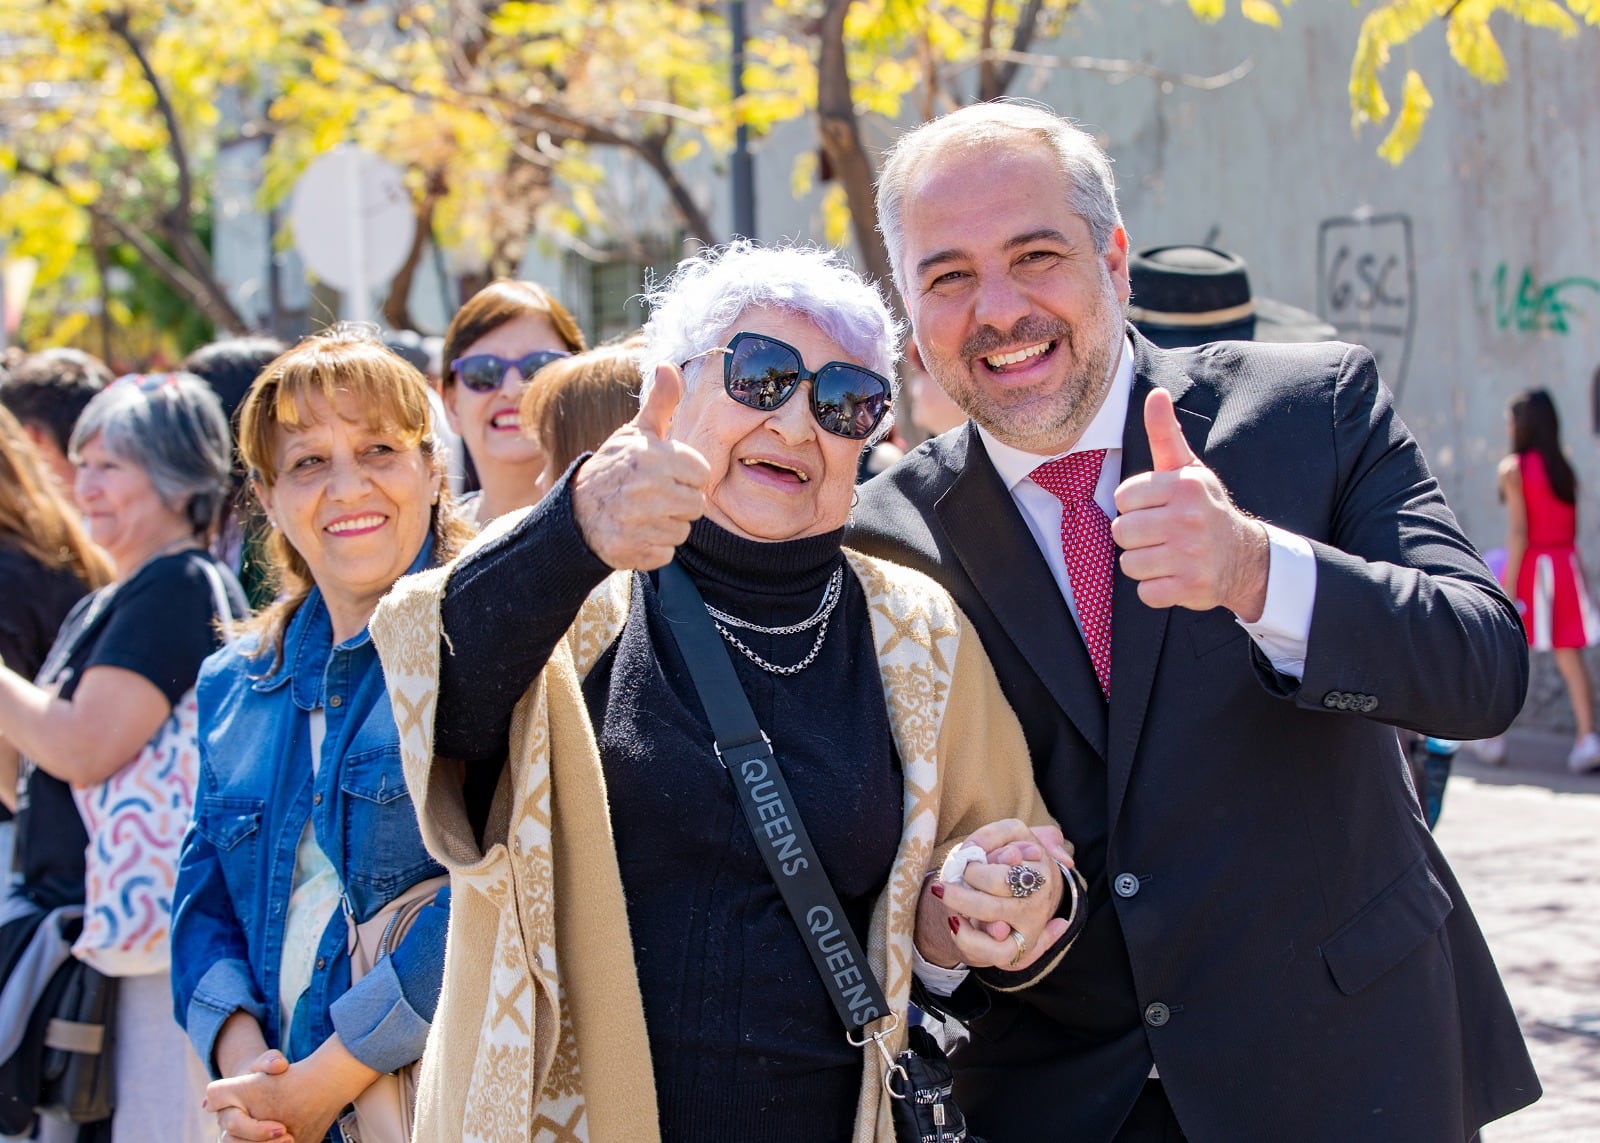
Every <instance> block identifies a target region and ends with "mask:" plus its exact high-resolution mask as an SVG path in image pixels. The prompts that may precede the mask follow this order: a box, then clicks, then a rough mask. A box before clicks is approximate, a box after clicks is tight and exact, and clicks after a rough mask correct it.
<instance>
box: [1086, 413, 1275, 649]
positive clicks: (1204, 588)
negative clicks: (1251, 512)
mask: <svg viewBox="0 0 1600 1143" xmlns="http://www.w3.org/2000/svg"><path fill="white" fill-rule="evenodd" d="M1144 426H1145V434H1146V435H1147V436H1148V437H1149V439H1150V459H1151V462H1152V463H1153V465H1154V469H1153V471H1151V472H1142V473H1139V474H1138V475H1136V476H1130V477H1129V478H1128V479H1127V480H1124V481H1123V482H1122V484H1121V485H1119V486H1118V488H1117V494H1116V501H1117V518H1116V519H1115V520H1113V521H1112V522H1111V537H1112V539H1113V540H1115V541H1116V543H1117V546H1118V547H1119V548H1121V549H1122V570H1123V572H1124V573H1125V574H1126V575H1127V576H1128V578H1130V579H1133V580H1136V581H1138V584H1139V598H1140V599H1142V600H1143V601H1144V602H1145V603H1146V604H1148V605H1149V606H1151V607H1187V608H1189V609H1191V610H1194V611H1209V610H1210V609H1211V608H1213V607H1226V608H1227V609H1228V610H1230V611H1232V612H1233V613H1234V614H1235V615H1237V616H1238V617H1239V618H1240V619H1243V620H1244V621H1245V622H1246V623H1253V622H1255V621H1256V620H1258V619H1260V618H1261V612H1262V609H1263V608H1264V607H1265V606H1266V602H1267V570H1268V568H1269V566H1270V562H1271V555H1270V553H1271V549H1270V546H1269V544H1268V541H1267V530H1266V528H1265V527H1264V526H1263V525H1262V524H1261V522H1260V521H1259V520H1253V519H1251V518H1250V517H1248V516H1246V515H1245V514H1244V513H1243V512H1240V511H1239V510H1238V509H1237V508H1235V507H1234V506H1233V501H1232V499H1230V498H1229V496H1228V490H1227V489H1226V488H1224V487H1223V486H1222V481H1220V480H1218V479H1217V475H1216V473H1214V472H1212V471H1211V470H1210V469H1209V468H1207V467H1206V466H1205V465H1204V464H1203V463H1202V462H1201V461H1200V459H1199V458H1198V457H1197V456H1195V454H1194V450H1193V449H1191V448H1190V447H1189V442H1188V441H1187V440H1186V439H1185V438H1184V435H1183V427H1182V426H1181V425H1180V424H1179V423H1178V417H1177V414H1176V413H1175V412H1174V411H1173V408H1172V396H1171V395H1170V394H1169V393H1168V392H1167V391H1166V390H1165V389H1161V388H1156V389H1153V390H1151V392H1150V396H1149V397H1148V398H1146V400H1145V403H1144Z"/></svg>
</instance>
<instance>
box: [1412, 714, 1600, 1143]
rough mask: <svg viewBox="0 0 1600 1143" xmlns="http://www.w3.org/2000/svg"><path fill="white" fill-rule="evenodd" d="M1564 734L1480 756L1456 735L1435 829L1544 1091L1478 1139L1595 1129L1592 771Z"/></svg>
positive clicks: (1551, 1137)
mask: <svg viewBox="0 0 1600 1143" xmlns="http://www.w3.org/2000/svg"><path fill="white" fill-rule="evenodd" d="M1571 745H1572V743H1571V740H1570V739H1567V738H1560V737H1556V736H1553V735H1543V734H1537V733H1532V732H1520V733H1519V732H1513V733H1512V734H1511V735H1510V736H1509V742H1508V750H1507V761H1506V764H1505V765H1502V766H1487V765H1485V764H1484V763H1482V762H1480V761H1478V760H1477V759H1476V758H1475V757H1474V756H1473V755H1472V754H1471V753H1470V751H1471V746H1470V745H1467V746H1464V747H1463V748H1462V749H1461V751H1460V753H1459V754H1458V755H1457V760H1456V766H1455V772H1454V775H1453V776H1452V778H1451V780H1450V784H1449V786H1448V787H1447V789H1446V791H1445V797H1444V811H1443V813H1442V815H1441V817H1440V820H1439V826H1438V830H1437V837H1438V841H1439V845H1440V847H1441V848H1442V849H1443V850H1444V852H1445V855H1446V856H1447V857H1448V858H1449V860H1450V864H1451V867H1452V868H1453V869H1454V870H1455V872H1456V876H1457V877H1458V878H1459V879H1460V881H1461V884H1462V887H1463V889H1464V890H1465V891H1466V894H1467V897H1468V899H1469V900H1470V901H1471V903H1472V908H1473V911H1474V912H1475V913H1476V914H1477V917H1478V921H1479V923H1480V924H1481V925H1482V926H1483V930H1484V933H1485V934H1486V935H1487V937H1488V940H1489V947H1490V949H1491V950H1493V952H1494V957H1495V961H1496V963H1497V964H1498V965H1499V967H1500V973H1501V976H1502V977H1503V978H1504V979H1505V983H1506V989H1507V991H1508V992H1509V993H1510V995H1511V1002H1512V1004H1513V1005H1514V1006H1515V1007H1516V1011H1517V1016H1518V1018H1519V1019H1520V1020H1521V1022H1522V1029H1523V1033H1524V1035H1526V1037H1527V1040H1528V1048H1529V1050H1530V1051H1531V1052H1532V1054H1533V1062H1534V1065H1535V1066H1536V1067H1537V1068H1538V1071H1539V1078H1540V1080H1541V1082H1542V1083H1543V1085H1544V1097H1543V1098H1542V1099H1541V1100H1539V1102H1538V1103H1535V1104H1534V1105H1533V1106H1532V1107H1529V1108H1527V1109H1525V1110H1523V1111H1520V1112H1518V1113H1517V1114H1515V1115H1512V1116H1509V1117H1508V1118H1506V1119H1503V1120H1500V1121H1499V1122H1497V1123H1493V1124H1490V1125H1489V1126H1488V1127H1487V1128H1485V1129H1484V1132H1483V1140H1484V1143H1552V1141H1558V1140H1559V1141H1563V1143H1564V1141H1566V1140H1600V774H1589V775H1573V774H1569V773H1568V772H1567V769H1566V753H1567V750H1568V749H1569V748H1570V747H1571Z"/></svg>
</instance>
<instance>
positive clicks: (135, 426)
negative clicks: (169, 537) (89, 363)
mask: <svg viewBox="0 0 1600 1143" xmlns="http://www.w3.org/2000/svg"><path fill="white" fill-rule="evenodd" d="M95 437H99V438H100V443H101V445H102V446H103V447H104V448H105V450H106V451H107V452H109V453H110V454H111V455H112V456H114V457H116V458H117V459H118V460H121V461H124V462H125V463H127V464H132V465H137V466H138V467H139V468H140V469H141V470H143V472H144V473H145V475H146V476H148V477H149V478H150V483H151V484H152V485H154V487H155V490H156V495H157V496H159V497H161V502H162V503H163V504H165V505H166V506H167V507H168V508H170V509H171V510H172V511H174V512H177V513H179V514H181V515H183V516H185V517H186V518H187V519H188V521H189V526H190V527H191V528H192V529H193V530H194V534H195V535H196V536H204V535H205V534H206V533H208V532H209V531H210V530H211V527H212V525H213V524H215V523H216V518H217V513H218V511H219V510H220V509H221V507H222V503H223V499H224V498H225V497H226V496H227V493H228V474H229V471H230V469H231V468H232V456H233V452H232V443H231V440H230V437H229V434H228V421H227V418H226V417H224V416H223V415H222V403H221V402H220V401H219V400H218V399H217V395H216V393H215V392H213V391H212V389H211V386H209V385H207V384H206V383H205V382H204V381H202V380H200V378H198V377H196V376H195V375H194V374H192V373H153V374H147V375H143V376H141V375H139V374H130V375H128V376H126V377H122V378H119V379H118V380H116V381H114V382H112V383H111V384H110V385H109V386H107V387H106V388H105V389H103V390H101V391H100V393H99V394H97V395H96V396H95V398H94V400H92V401H90V402H89V404H88V405H87V406H86V407H85V408H84V410H83V415H82V416H80V417H79V418H78V423H77V424H76V425H75V426H74V427H73V430H72V441H71V443H70V445H69V446H68V453H67V455H68V456H69V457H71V459H72V460H73V462H74V463H76V462H77V461H78V460H79V459H80V457H81V455H82V450H83V446H84V445H86V444H88V443H89V442H90V441H91V440H93V439H94V438H95Z"/></svg>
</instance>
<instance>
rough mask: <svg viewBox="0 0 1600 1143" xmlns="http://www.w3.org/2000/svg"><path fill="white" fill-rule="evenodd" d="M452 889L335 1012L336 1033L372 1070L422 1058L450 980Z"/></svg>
mask: <svg viewBox="0 0 1600 1143" xmlns="http://www.w3.org/2000/svg"><path fill="white" fill-rule="evenodd" d="M449 921H450V888H449V886H446V887H445V888H443V889H441V890H439V894H438V896H436V897H435V898H434V900H433V904H431V905H429V906H428V907H427V908H425V909H423V910H421V911H420V912H419V913H418V914H417V919H416V920H415V921H414V922H413V923H412V925H411V928H410V930H409V931H408V932H407V933H406V935H405V939H404V940H402V941H401V942H400V944H399V945H398V946H396V948H395V949H394V951H393V952H391V953H390V954H389V955H388V956H386V957H384V958H383V959H382V960H381V961H379V962H378V963H377V965H375V966H374V967H373V970H372V971H371V972H369V973H368V974H367V975H366V976H364V977H362V978H361V979H360V980H358V981H356V983H355V984H354V985H352V986H351V988H350V991H348V992H346V993H345V994H344V995H343V996H341V997H339V999H337V1000H335V1001H334V1002H333V1004H332V1006H331V1008H330V1010H329V1015H330V1016H331V1017H332V1019H333V1027H334V1031H336V1032H337V1033H338V1034H339V1039H340V1041H341V1042H342V1043H343V1044H344V1046H345V1047H346V1048H347V1049H348V1050H349V1052H350V1054H351V1055H352V1056H354V1057H355V1058H356V1059H358V1060H360V1061H361V1062H362V1063H364V1064H366V1065H367V1066H368V1067H370V1068H373V1069H374V1070H376V1071H380V1072H392V1071H394V1070H396V1069H397V1068H402V1067H404V1066H405V1065H406V1064H409V1063H413V1062H414V1061H416V1060H418V1059H420V1058H421V1056H422V1049H423V1045H424V1044H426V1043H427V1040H428V1027H429V1025H430V1024H431V1023H432V1022H433V1013H434V1010H435V1009H436V1008H437V1007H438V1004H439V989H440V987H441V985H442V984H443V981H444V940H445V930H446V929H447V927H448V925H449Z"/></svg>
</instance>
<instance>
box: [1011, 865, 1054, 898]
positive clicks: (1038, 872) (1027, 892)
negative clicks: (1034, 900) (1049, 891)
mask: <svg viewBox="0 0 1600 1143" xmlns="http://www.w3.org/2000/svg"><path fill="white" fill-rule="evenodd" d="M1047 880H1049V878H1048V877H1046V875H1045V872H1044V870H1042V869H1035V868H1034V867H1033V866H1031V865H1013V866H1012V867H1011V868H1009V869H1007V870H1006V884H1007V885H1009V886H1011V895H1012V896H1013V897H1032V896H1033V895H1034V894H1035V893H1037V892H1038V891H1039V890H1041V889H1043V888H1044V885H1045V882H1046V881H1047Z"/></svg>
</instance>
